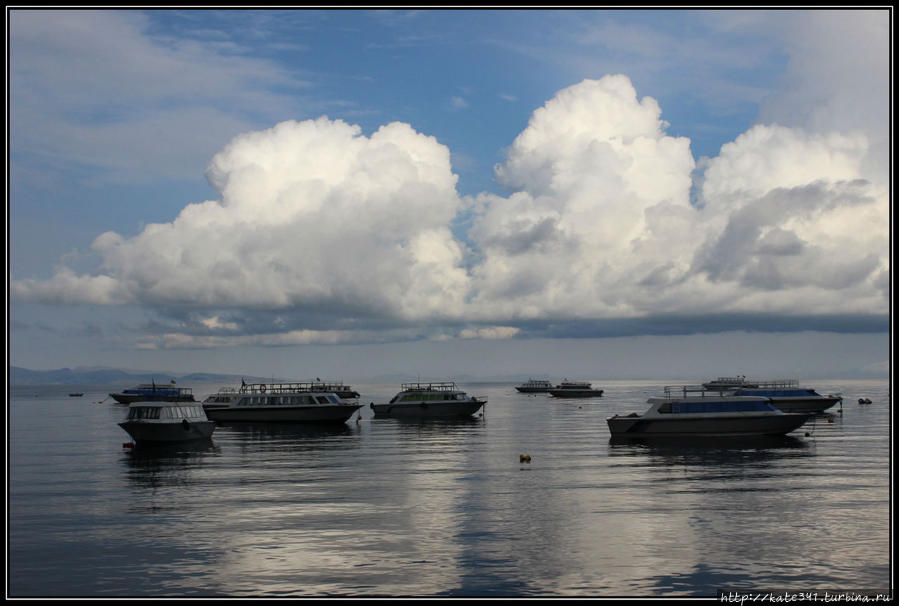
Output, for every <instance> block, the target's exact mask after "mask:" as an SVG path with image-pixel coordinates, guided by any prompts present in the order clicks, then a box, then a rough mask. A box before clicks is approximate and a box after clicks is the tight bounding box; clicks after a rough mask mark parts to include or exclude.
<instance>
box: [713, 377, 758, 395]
mask: <svg viewBox="0 0 899 606" xmlns="http://www.w3.org/2000/svg"><path fill="white" fill-rule="evenodd" d="M702 386H703V387H704V388H705V389H707V390H709V391H726V390H728V389H737V388H738V387H757V384H756V383H755V382H753V381H748V380H747V379H746V375H741V376H738V377H718V378H717V379H715V380H714V381H707V382H705V383H703V384H702Z"/></svg>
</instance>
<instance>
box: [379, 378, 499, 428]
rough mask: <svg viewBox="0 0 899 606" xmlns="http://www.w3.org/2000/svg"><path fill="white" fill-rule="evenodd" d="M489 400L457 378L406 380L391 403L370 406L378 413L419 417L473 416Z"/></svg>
mask: <svg viewBox="0 0 899 606" xmlns="http://www.w3.org/2000/svg"><path fill="white" fill-rule="evenodd" d="M485 404H487V399H486V398H475V397H472V396H469V395H468V394H466V393H465V392H464V391H462V390H460V389H459V388H458V387H456V384H455V383H453V382H447V381H444V382H437V383H402V384H401V390H400V392H399V393H397V394H396V395H395V396H394V397H393V399H392V400H390V402H388V403H387V404H375V403H374V402H372V403H371V404H370V405H369V406H371V409H372V410H373V411H374V413H375V416H376V417H394V418H405V419H409V418H415V419H456V418H466V417H470V416H471V415H473V414H474V413H476V412H477V411H478V410H480V409H481V407H482V406H484V405H485Z"/></svg>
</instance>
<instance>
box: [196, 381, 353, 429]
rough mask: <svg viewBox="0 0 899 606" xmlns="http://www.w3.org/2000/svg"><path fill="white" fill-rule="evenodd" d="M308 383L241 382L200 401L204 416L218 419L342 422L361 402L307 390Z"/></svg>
mask: <svg viewBox="0 0 899 606" xmlns="http://www.w3.org/2000/svg"><path fill="white" fill-rule="evenodd" d="M308 386H309V384H308V383H243V384H242V385H241V387H240V389H233V388H225V389H220V390H219V391H218V392H217V393H214V394H212V395H210V396H209V397H208V398H206V399H205V400H203V409H204V410H205V411H206V415H207V416H208V417H209V418H210V419H212V420H214V421H218V422H228V421H232V422H250V423H255V422H262V423H275V422H277V423H346V421H347V420H348V419H349V418H350V417H351V416H353V413H355V412H356V411H357V410H359V409H360V408H362V405H361V404H358V403H356V402H349V401H345V400H342V399H340V398H339V397H338V396H337V394H335V393H333V392H324V391H310V390H309V388H308Z"/></svg>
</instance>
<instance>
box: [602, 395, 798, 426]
mask: <svg viewBox="0 0 899 606" xmlns="http://www.w3.org/2000/svg"><path fill="white" fill-rule="evenodd" d="M664 391H665V395H664V396H663V397H652V398H649V400H647V402H648V404H649V405H650V406H649V409H648V410H647V411H646V412H644V413H643V414H642V415H638V414H637V413H631V414H629V415H614V416H612V417H609V418H608V419H607V422H608V424H609V431H610V432H611V434H612V435H613V436H629V437H646V436H758V435H783V434H787V433H789V432H791V431H793V430H795V429H798V428H799V427H801V426H802V424H803V423H805V422H806V421H807V420H808V419H809V418H810V417H811V415H810V414H808V413H788V412H784V411H782V410H780V409H778V408H777V407H775V406H774V404H773V403H772V401H771V398H766V397H761V396H733V395H728V394H714V393H712V392H710V391H708V390H706V389H704V388H703V387H702V386H696V387H689V386H684V387H678V388H673V387H666V388H665V390H664Z"/></svg>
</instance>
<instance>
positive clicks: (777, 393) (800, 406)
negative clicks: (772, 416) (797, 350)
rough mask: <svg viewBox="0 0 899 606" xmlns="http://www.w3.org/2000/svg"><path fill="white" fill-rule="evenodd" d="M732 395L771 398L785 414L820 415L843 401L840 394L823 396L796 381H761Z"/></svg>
mask: <svg viewBox="0 0 899 606" xmlns="http://www.w3.org/2000/svg"><path fill="white" fill-rule="evenodd" d="M732 394H733V395H735V396H761V397H765V398H771V402H772V404H774V406H776V407H777V408H779V409H781V410H782V411H784V412H810V413H819V412H824V411H825V410H827V409H828V408H830V407H831V406H833V405H834V404H836V403H837V402H842V401H843V397H842V396H840V395H839V394H828V395H826V396H825V395H821V394H819V393H818V392H817V391H815V390H814V389H812V388H811V387H802V386H800V385H799V381H797V380H795V379H786V380H781V381H761V382H759V383H757V384H755V385H753V386H744V387H740V388H739V389H735V390H734V391H733V392H732Z"/></svg>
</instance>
